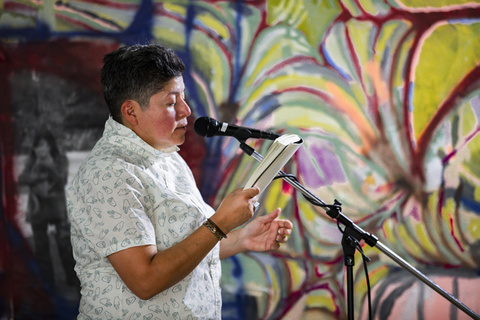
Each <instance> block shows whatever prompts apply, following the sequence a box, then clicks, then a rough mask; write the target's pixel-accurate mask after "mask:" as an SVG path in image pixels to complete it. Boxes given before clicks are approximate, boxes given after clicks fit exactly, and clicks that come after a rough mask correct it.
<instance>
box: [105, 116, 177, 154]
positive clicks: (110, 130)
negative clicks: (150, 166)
mask: <svg viewBox="0 0 480 320" xmlns="http://www.w3.org/2000/svg"><path fill="white" fill-rule="evenodd" d="M103 135H104V137H106V138H108V139H109V140H110V141H111V142H112V143H115V144H121V145H122V146H124V147H126V148H128V149H129V150H130V151H134V152H135V153H139V154H140V153H142V154H144V155H146V156H153V157H159V156H165V155H168V154H170V153H174V152H177V151H178V150H180V148H179V147H178V146H171V147H167V148H165V149H160V150H157V149H155V148H154V147H152V146H151V145H149V144H148V143H146V142H145V141H144V140H143V139H142V138H140V137H139V136H138V135H137V134H136V133H135V132H134V131H133V130H131V129H130V128H128V127H126V126H124V125H123V124H121V123H119V122H117V121H115V120H114V119H113V118H112V117H111V116H109V117H108V120H107V122H106V123H105V131H104V133H103Z"/></svg>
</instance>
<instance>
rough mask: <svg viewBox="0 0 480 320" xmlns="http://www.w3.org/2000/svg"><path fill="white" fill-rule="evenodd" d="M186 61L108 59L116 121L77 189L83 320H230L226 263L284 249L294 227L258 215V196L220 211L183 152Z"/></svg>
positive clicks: (122, 53) (124, 53)
mask: <svg viewBox="0 0 480 320" xmlns="http://www.w3.org/2000/svg"><path fill="white" fill-rule="evenodd" d="M184 68H185V67H184V64H183V62H182V61H181V60H180V59H179V58H178V57H177V56H176V54H175V53H174V51H173V50H171V49H168V48H166V47H164V46H161V45H135V46H125V47H122V48H119V49H117V50H116V51H114V52H112V53H110V54H108V55H106V56H105V57H104V66H103V68H102V71H101V81H102V88H103V93H104V97H105V101H106V102H107V105H108V107H109V110H110V114H111V117H110V118H109V119H108V120H107V122H106V124H105V131H104V134H103V136H102V138H101V139H100V140H99V141H98V143H97V144H96V145H95V147H94V148H93V150H92V152H91V153H90V155H89V156H88V157H87V159H86V160H85V162H84V163H83V164H82V166H81V167H80V169H79V171H78V173H77V175H76V176H75V178H74V180H73V181H72V184H71V186H70V188H69V190H68V212H69V218H70V220H71V225H72V227H71V228H72V235H71V239H72V246H73V249H74V256H75V259H76V263H77V264H76V272H77V275H78V277H79V279H80V282H81V285H82V289H81V295H82V298H81V301H80V307H79V312H80V313H79V316H78V319H137V318H142V319H157V318H158V319H196V318H199V319H220V318H221V292H220V284H219V281H220V275H221V268H220V259H223V258H227V257H229V256H232V255H234V254H237V253H239V252H243V251H246V250H255V251H265V250H271V249H277V248H278V247H279V243H281V242H285V241H286V240H287V236H288V235H289V234H290V232H291V229H292V223H291V222H290V221H288V220H280V219H277V218H278V216H279V214H280V209H276V210H274V211H273V212H271V213H270V214H268V215H266V216H262V217H259V218H256V219H254V220H253V221H252V222H250V223H248V224H247V225H246V226H245V227H243V228H240V229H237V227H239V226H241V225H243V224H244V223H246V222H247V221H248V220H249V219H251V218H252V216H253V213H254V206H253V204H254V203H255V202H256V199H257V197H256V196H257V195H258V193H259V190H258V188H251V189H247V190H242V189H238V190H236V191H234V192H232V193H231V194H229V195H228V196H227V197H226V198H225V199H224V200H223V202H222V203H221V204H220V206H219V207H218V209H217V210H216V211H215V210H214V209H212V208H211V207H209V206H208V205H207V204H206V203H205V202H204V201H203V199H202V197H201V195H200V192H199V190H198V189H197V187H196V185H195V181H194V179H193V175H192V173H191V171H190V169H189V168H188V166H187V165H186V163H185V162H184V160H183V159H182V158H181V157H180V155H179V154H178V153H177V150H178V146H179V145H181V144H183V142H184V140H185V132H186V130H187V129H186V127H187V117H188V116H189V115H190V113H191V112H190V108H189V107H188V105H187V103H186V102H185V85H184V82H183V77H182V74H183V72H184Z"/></svg>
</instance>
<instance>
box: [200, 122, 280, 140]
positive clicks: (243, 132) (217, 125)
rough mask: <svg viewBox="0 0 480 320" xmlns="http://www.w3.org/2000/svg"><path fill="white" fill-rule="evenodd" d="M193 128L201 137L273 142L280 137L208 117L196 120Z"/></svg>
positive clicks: (272, 133)
mask: <svg viewBox="0 0 480 320" xmlns="http://www.w3.org/2000/svg"><path fill="white" fill-rule="evenodd" d="M193 128H194V129H195V132H196V133H197V134H198V135H200V136H202V137H213V136H231V137H234V138H237V139H239V140H246V139H248V138H256V139H269V140H275V139H277V138H278V137H280V135H279V134H276V133H274V132H268V131H262V130H258V129H252V128H246V127H240V126H236V125H234V124H229V123H226V122H218V121H217V120H215V119H212V118H209V117H200V118H198V119H197V120H196V121H195V124H194V126H193Z"/></svg>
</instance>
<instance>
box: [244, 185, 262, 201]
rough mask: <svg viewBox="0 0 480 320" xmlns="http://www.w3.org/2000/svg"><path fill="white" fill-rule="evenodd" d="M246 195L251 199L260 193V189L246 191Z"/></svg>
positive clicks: (253, 188)
mask: <svg viewBox="0 0 480 320" xmlns="http://www.w3.org/2000/svg"><path fill="white" fill-rule="evenodd" d="M244 191H245V193H246V195H247V196H248V197H249V198H250V199H251V198H253V197H255V196H256V195H258V194H259V193H260V188H259V187H252V188H248V189H245V190H244Z"/></svg>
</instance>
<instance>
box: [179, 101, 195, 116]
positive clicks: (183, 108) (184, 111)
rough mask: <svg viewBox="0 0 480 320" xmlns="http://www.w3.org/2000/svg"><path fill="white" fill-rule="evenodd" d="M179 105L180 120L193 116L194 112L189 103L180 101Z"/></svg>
mask: <svg viewBox="0 0 480 320" xmlns="http://www.w3.org/2000/svg"><path fill="white" fill-rule="evenodd" d="M177 105H178V109H177V115H178V117H179V118H181V119H183V118H186V117H188V116H189V115H191V114H192V110H191V109H190V107H189V106H188V104H187V101H185V100H184V99H180V103H178V104H177Z"/></svg>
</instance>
